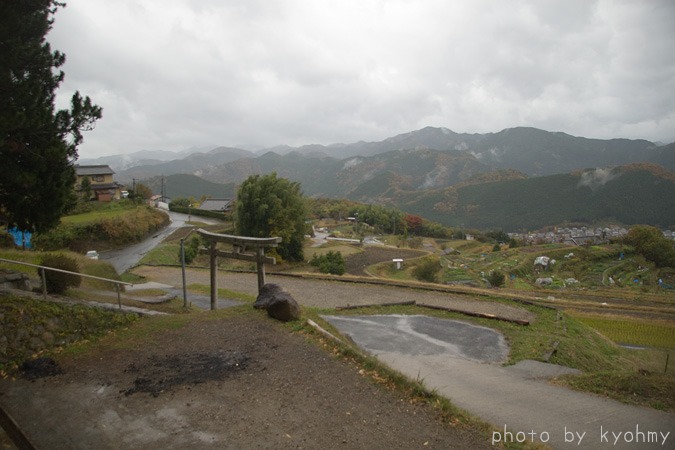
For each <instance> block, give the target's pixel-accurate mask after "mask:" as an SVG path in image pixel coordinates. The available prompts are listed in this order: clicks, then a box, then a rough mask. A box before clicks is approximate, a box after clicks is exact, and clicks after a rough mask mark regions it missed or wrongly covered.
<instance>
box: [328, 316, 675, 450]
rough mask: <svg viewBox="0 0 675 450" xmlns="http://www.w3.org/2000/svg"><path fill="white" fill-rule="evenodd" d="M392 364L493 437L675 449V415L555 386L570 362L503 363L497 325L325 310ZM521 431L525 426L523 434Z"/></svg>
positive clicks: (566, 444) (503, 350) (561, 446)
mask: <svg viewBox="0 0 675 450" xmlns="http://www.w3.org/2000/svg"><path fill="white" fill-rule="evenodd" d="M325 319H326V320H328V321H329V322H330V323H331V324H333V325H334V326H335V327H336V328H338V329H339V330H340V331H341V332H342V333H343V334H346V335H348V336H350V337H351V338H352V339H353V340H354V342H355V343H356V344H357V345H359V346H360V347H362V348H364V349H365V350H366V351H368V352H370V353H371V354H373V355H375V356H377V358H378V359H380V360H381V361H382V362H383V363H385V364H386V365H388V366H389V367H391V368H393V369H395V370H397V371H399V372H401V373H403V374H405V375H406V376H408V377H409V378H411V379H413V380H422V382H423V383H424V385H425V386H426V387H427V388H428V389H435V390H437V392H438V393H439V394H440V395H442V396H443V397H446V398H448V399H450V400H451V401H452V403H453V404H455V405H457V406H459V407H461V408H463V409H465V410H467V411H469V412H470V413H472V414H474V415H476V416H478V417H480V418H482V419H484V420H486V421H488V422H490V423H492V424H493V425H494V426H495V427H497V429H498V430H501V432H500V433H495V434H494V435H493V436H492V437H493V441H494V443H495V445H497V443H498V442H503V441H504V440H507V441H521V442H522V441H525V440H527V441H544V442H546V443H547V444H548V445H550V446H551V447H553V448H557V449H572V448H575V449H576V448H583V449H602V448H612V449H642V448H646V449H649V448H655V449H656V448H670V449H673V448H675V415H673V414H667V413H662V412H658V411H655V410H651V409H648V408H641V407H635V406H629V405H625V404H622V403H619V402H616V401H613V400H608V399H605V398H601V397H597V396H594V395H590V394H585V393H580V392H575V391H571V390H568V389H565V388H562V387H557V386H553V385H550V384H548V383H547V382H546V380H547V379H548V378H550V377H552V376H557V375H560V374H562V373H568V372H570V371H573V369H567V368H564V367H561V366H555V365H552V364H545V363H539V362H536V361H523V362H521V363H519V364H517V365H515V366H511V367H503V366H501V365H500V364H499V362H498V361H501V360H503V359H504V358H505V357H506V355H507V353H508V349H507V348H506V344H505V343H504V341H503V338H502V339H500V338H498V337H495V336H494V334H498V333H496V332H495V331H494V330H490V329H488V328H484V327H477V326H473V325H467V324H466V323H464V322H460V321H452V320H444V319H436V318H430V317H425V316H357V317H354V316H349V317H346V316H326V317H325ZM518 432H521V433H520V434H518Z"/></svg>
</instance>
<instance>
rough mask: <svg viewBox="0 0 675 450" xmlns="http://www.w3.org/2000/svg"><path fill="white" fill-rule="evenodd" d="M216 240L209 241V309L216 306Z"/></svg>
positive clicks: (213, 309) (213, 308)
mask: <svg viewBox="0 0 675 450" xmlns="http://www.w3.org/2000/svg"><path fill="white" fill-rule="evenodd" d="M216 244H217V243H216V241H211V254H210V255H209V256H210V263H211V264H210V265H211V310H212V311H215V309H216V308H217V307H218V306H217V305H218V277H217V275H218V259H217V256H218V250H217V249H216Z"/></svg>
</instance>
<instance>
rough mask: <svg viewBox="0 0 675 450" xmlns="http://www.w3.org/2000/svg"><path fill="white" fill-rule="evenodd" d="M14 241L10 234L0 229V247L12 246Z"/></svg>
mask: <svg viewBox="0 0 675 450" xmlns="http://www.w3.org/2000/svg"><path fill="white" fill-rule="evenodd" d="M15 246H16V245H15V242H14V238H13V237H12V235H11V234H9V233H5V232H4V231H0V248H14V247H15Z"/></svg>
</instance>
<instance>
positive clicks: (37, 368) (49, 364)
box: [19, 357, 63, 381]
mask: <svg viewBox="0 0 675 450" xmlns="http://www.w3.org/2000/svg"><path fill="white" fill-rule="evenodd" d="M19 370H20V371H21V376H22V377H23V378H25V379H27V380H31V381H32V380H37V379H38V378H45V377H53V376H54V375H59V374H62V373H63V370H61V367H60V366H59V364H58V363H57V362H56V361H54V360H53V359H52V358H46V357H42V358H36V359H29V360H27V361H24V362H23V364H21V367H20V369H19Z"/></svg>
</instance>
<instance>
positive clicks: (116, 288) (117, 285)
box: [115, 283, 122, 309]
mask: <svg viewBox="0 0 675 450" xmlns="http://www.w3.org/2000/svg"><path fill="white" fill-rule="evenodd" d="M115 290H116V291H117V306H118V307H119V309H122V297H121V296H120V284H119V283H115Z"/></svg>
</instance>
